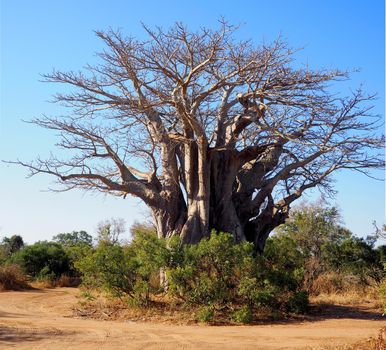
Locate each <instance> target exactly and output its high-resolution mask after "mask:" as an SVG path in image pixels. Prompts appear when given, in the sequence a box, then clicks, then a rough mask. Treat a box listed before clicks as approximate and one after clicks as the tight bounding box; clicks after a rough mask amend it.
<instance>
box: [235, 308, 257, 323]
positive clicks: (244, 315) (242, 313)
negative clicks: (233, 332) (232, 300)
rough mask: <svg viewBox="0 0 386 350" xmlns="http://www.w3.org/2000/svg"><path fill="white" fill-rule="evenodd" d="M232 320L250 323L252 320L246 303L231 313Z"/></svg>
mask: <svg viewBox="0 0 386 350" xmlns="http://www.w3.org/2000/svg"><path fill="white" fill-rule="evenodd" d="M232 320H233V321H234V322H237V323H251V322H252V321H253V313H252V310H251V308H250V307H249V306H248V305H244V306H242V307H241V308H240V309H239V310H237V311H235V312H234V313H233V314H232Z"/></svg>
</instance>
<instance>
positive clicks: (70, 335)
mask: <svg viewBox="0 0 386 350" xmlns="http://www.w3.org/2000/svg"><path fill="white" fill-rule="evenodd" d="M78 294H79V291H78V290H77V289H75V288H57V289H43V290H29V291H23V292H4V293H0V349H1V350H6V349H28V350H33V349H50V350H51V349H77V350H87V349H90V350H91V349H92V350H104V349H112V350H115V349H148V350H150V349H157V350H164V349H184V350H188V349H192V350H193V349H214V350H215V349H221V350H227V349H254V350H256V349H333V348H335V347H336V346H340V345H344V344H352V343H356V342H358V341H361V340H365V339H368V338H369V337H374V338H376V337H377V333H378V331H379V329H380V328H382V327H385V326H386V321H385V320H384V319H382V316H381V315H380V314H377V313H374V312H370V311H369V310H366V309H363V308H362V309H355V310H354V309H352V308H351V309H344V308H338V309H335V310H332V311H333V312H332V311H331V310H328V309H327V311H326V312H321V313H320V314H319V315H315V316H313V317H311V318H310V319H309V320H307V321H301V322H300V321H296V322H286V323H277V324H264V325H256V326H221V327H217V326H204V325H193V326H173V325H170V324H169V325H168V324H151V323H139V322H132V321H131V322H130V321H126V322H122V321H100V320H92V319H81V318H74V317H73V316H72V315H73V313H72V308H73V307H74V305H76V304H77V302H78V299H77V296H78Z"/></svg>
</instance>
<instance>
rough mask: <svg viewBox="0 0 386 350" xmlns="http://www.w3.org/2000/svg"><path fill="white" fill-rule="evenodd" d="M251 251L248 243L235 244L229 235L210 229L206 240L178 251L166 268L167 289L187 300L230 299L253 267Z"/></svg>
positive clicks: (220, 300)
mask: <svg viewBox="0 0 386 350" xmlns="http://www.w3.org/2000/svg"><path fill="white" fill-rule="evenodd" d="M252 251H253V247H252V245H251V244H250V243H247V242H243V243H241V244H235V243H234V240H233V237H232V236H231V235H229V234H223V233H221V234H216V233H215V232H212V235H211V237H210V238H209V239H204V240H202V241H201V242H199V243H198V244H196V245H187V246H184V247H183V250H182V251H177V253H178V254H179V256H178V258H175V259H173V262H174V264H173V266H170V267H169V268H168V269H167V276H168V283H169V291H170V292H171V293H172V294H173V295H176V296H178V297H180V298H181V299H183V300H185V301H187V302H189V303H199V304H202V303H204V304H212V303H224V302H226V301H227V300H231V299H233V298H234V296H235V295H236V293H237V289H236V286H237V285H238V283H239V281H240V279H242V278H243V277H244V276H245V275H247V274H248V272H249V271H251V269H252V268H253V256H252ZM172 258H173V256H172Z"/></svg>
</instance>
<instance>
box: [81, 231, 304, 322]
mask: <svg viewBox="0 0 386 350" xmlns="http://www.w3.org/2000/svg"><path fill="white" fill-rule="evenodd" d="M275 254H279V253H275ZM271 255H272V256H268V257H259V258H256V257H255V256H254V255H253V246H252V244H251V243H248V242H242V243H239V244H235V242H234V240H233V237H232V235H230V234H226V233H218V234H217V233H216V232H212V235H211V237H210V238H208V239H205V240H202V241H201V242H199V243H198V244H196V245H182V244H181V242H180V240H179V238H176V237H175V238H173V239H171V240H169V241H166V240H163V239H158V238H157V237H156V236H155V235H153V234H141V233H140V232H137V233H136V236H135V238H134V240H133V242H132V243H131V244H130V245H126V246H121V245H119V244H118V243H111V242H106V241H101V242H100V243H99V245H98V246H97V247H96V248H94V249H91V250H90V251H89V253H88V254H86V255H85V256H84V257H83V258H81V259H80V260H79V261H78V262H77V263H76V268H77V269H78V270H79V271H80V272H81V273H82V275H83V278H82V280H83V285H85V286H86V287H90V288H99V289H103V290H105V291H107V292H109V293H110V294H112V295H113V296H116V297H119V298H126V297H129V298H130V299H129V301H130V303H135V304H141V305H148V303H149V302H150V301H151V296H152V295H154V294H156V293H159V292H161V291H167V293H168V294H169V295H170V296H173V297H176V298H177V299H178V300H179V301H180V303H182V304H184V305H185V306H192V305H197V306H200V307H201V309H200V310H199V311H198V314H197V319H198V320H200V321H202V322H209V321H210V320H211V319H212V318H213V317H214V310H215V309H217V308H218V309H219V310H220V309H221V310H223V311H224V312H225V313H227V314H228V311H229V309H233V307H236V308H238V309H239V310H238V311H237V312H236V313H235V314H234V315H233V316H232V318H234V320H235V321H236V322H241V323H247V322H251V321H252V318H253V311H254V310H255V309H259V308H264V309H267V308H268V309H285V308H286V307H287V306H286V305H287V303H289V305H290V306H288V308H290V309H291V312H297V310H300V312H302V310H303V309H302V308H301V306H299V305H298V304H300V301H302V302H303V303H305V300H304V299H305V296H306V294H304V295H303V296H304V298H303V299H301V297H300V295H301V294H299V296H298V295H296V293H298V292H300V291H301V288H300V286H301V283H299V281H300V280H301V277H299V275H300V273H299V271H298V265H297V264H295V263H289V262H288V261H285V259H282V260H281V261H280V262H276V263H275V262H274V261H273V259H275V258H276V256H277V255H274V254H273V252H272V254H271ZM161 271H164V272H165V273H166V276H167V285H165V286H163V285H162V284H161V285H160V283H159V281H160V272H161ZM163 287H167V289H164V288H163ZM295 295H296V297H295ZM292 296H294V298H293V299H291V297H292Z"/></svg>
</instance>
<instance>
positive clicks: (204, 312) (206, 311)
mask: <svg viewBox="0 0 386 350" xmlns="http://www.w3.org/2000/svg"><path fill="white" fill-rule="evenodd" d="M213 318H214V308H213V306H211V305H209V306H203V307H201V308H200V309H199V310H198V311H197V313H196V319H197V321H199V322H205V323H209V322H211V321H213Z"/></svg>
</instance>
